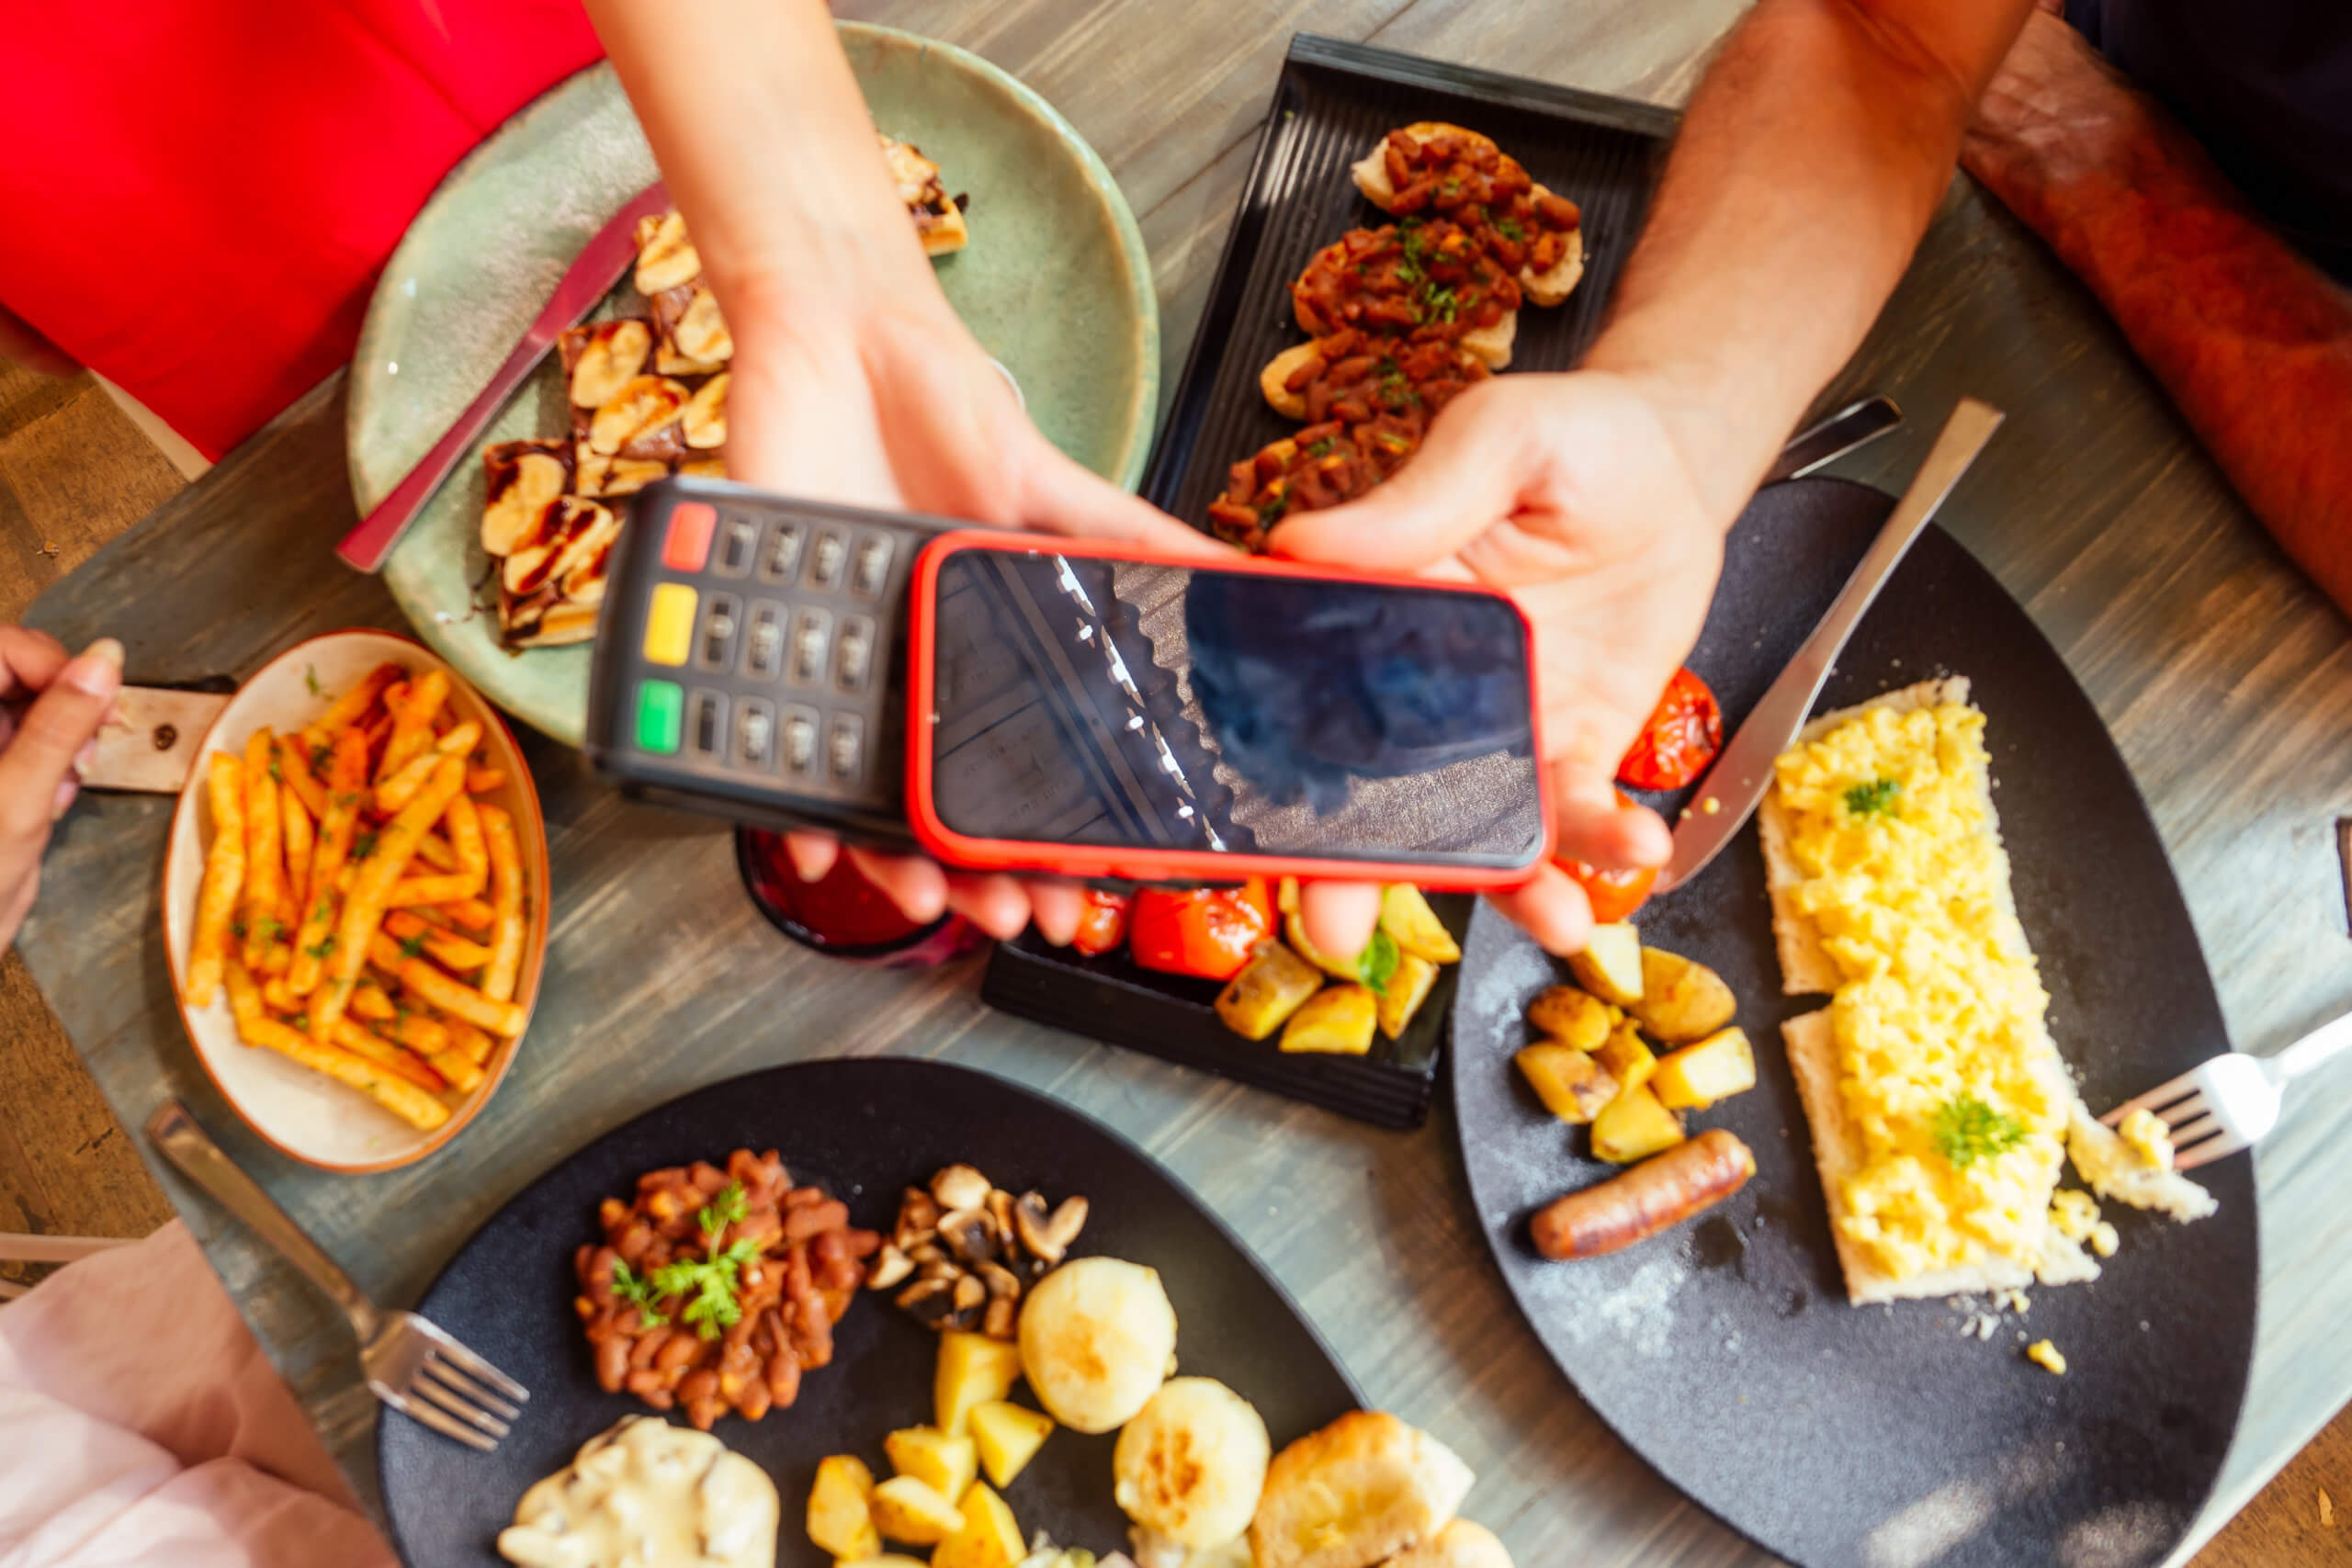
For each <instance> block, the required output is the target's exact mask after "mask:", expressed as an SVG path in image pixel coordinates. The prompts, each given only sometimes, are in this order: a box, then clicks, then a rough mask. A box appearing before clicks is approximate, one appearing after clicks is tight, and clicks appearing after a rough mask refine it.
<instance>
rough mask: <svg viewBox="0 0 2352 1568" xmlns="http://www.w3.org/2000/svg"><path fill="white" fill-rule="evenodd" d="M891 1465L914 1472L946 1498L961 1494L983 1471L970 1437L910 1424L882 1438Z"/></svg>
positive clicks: (883, 1447)
mask: <svg viewBox="0 0 2352 1568" xmlns="http://www.w3.org/2000/svg"><path fill="white" fill-rule="evenodd" d="M882 1451H883V1452H884V1453H886V1454H888V1455H889V1456H890V1468H891V1469H893V1470H895V1471H897V1472H899V1474H900V1475H911V1476H913V1477H914V1478H915V1479H916V1480H917V1481H920V1482H922V1483H923V1484H924V1485H926V1486H928V1487H930V1488H931V1489H932V1490H933V1492H936V1493H938V1494H939V1495H941V1496H943V1497H961V1496H962V1495H964V1489H965V1488H966V1487H967V1486H969V1485H971V1483H973V1481H974V1480H975V1479H977V1478H978V1475H979V1473H980V1457H979V1450H978V1449H977V1448H975V1447H974V1446H973V1443H972V1439H971V1438H960V1437H959V1438H951V1437H949V1436H948V1435H947V1434H946V1433H944V1432H943V1431H941V1430H940V1429H939V1428H938V1427H905V1428H903V1429H901V1430H899V1431H896V1432H893V1433H891V1434H890V1435H889V1436H888V1437H887V1438H883V1439H882Z"/></svg>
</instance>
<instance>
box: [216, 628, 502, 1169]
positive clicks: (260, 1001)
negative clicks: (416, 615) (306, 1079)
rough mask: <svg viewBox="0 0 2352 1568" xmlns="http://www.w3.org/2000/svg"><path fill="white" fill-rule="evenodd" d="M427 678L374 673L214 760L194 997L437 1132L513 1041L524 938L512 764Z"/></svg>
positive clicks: (438, 675)
mask: <svg viewBox="0 0 2352 1568" xmlns="http://www.w3.org/2000/svg"><path fill="white" fill-rule="evenodd" d="M449 694H450V681H449V677H448V675H447V673H446V672H444V671H439V670H431V671H424V672H423V673H420V674H418V675H416V676H415V677H414V678H413V679H411V678H409V677H408V676H407V674H406V673H405V672H404V671H402V670H401V667H400V666H399V665H397V664H384V665H381V666H379V667H378V668H377V669H375V670H374V671H370V672H369V673H368V676H367V677H366V678H365V679H364V680H362V681H361V682H359V683H358V684H357V685H355V686H354V687H352V688H351V689H350V690H349V691H347V692H345V693H344V694H342V695H341V696H339V697H337V698H335V700H334V703H333V705H331V706H330V707H329V708H328V709H327V711H326V712H325V713H324V714H323V715H322V716H320V717H319V718H318V719H317V720H315V721H313V722H312V723H311V724H309V725H306V726H304V727H303V728H301V729H300V730H299V731H297V732H294V733H291V734H288V735H285V736H277V735H274V734H272V733H271V731H270V730H268V729H266V728H264V729H261V730H259V731H257V732H256V733H255V734H254V735H253V736H252V737H250V738H249V739H247V741H246V743H245V745H244V747H243V750H240V751H236V752H225V751H224V752H217V753H215V754H213V755H212V756H211V757H210V759H209V763H208V767H209V773H208V774H207V777H206V797H207V801H208V803H209V806H210V807H211V810H210V827H211V829H212V840H211V842H210V844H209V847H208V849H207V851H206V856H205V867H204V875H203V880H202V883H201V886H200V889H199V892H198V899H197V916H196V921H195V928H194V934H193V940H192V942H191V949H190V955H189V964H188V974H187V1000H188V1003H189V1005H190V1006H192V1007H197V1008H202V1007H207V1006H209V1005H210V1003H211V1002H212V1000H213V998H214V997H215V996H217V995H218V994H220V991H221V990H222V989H223V988H224V987H225V988H226V990H227V992H228V997H229V1004H230V1010H231V1012H232V1015H233V1016H234V1018H235V1020H236V1026H237V1035H238V1038H239V1039H241V1040H243V1042H244V1043H246V1044H248V1045H254V1046H259V1047H262V1048H265V1049H268V1050H272V1051H276V1052H277V1053H278V1054H279V1055H284V1056H286V1057H288V1059H290V1060H292V1061H295V1062H297V1063H300V1065H301V1066H304V1067H307V1068H309V1069H310V1070H311V1071H313V1072H316V1073H320V1074H322V1075H323V1076H325V1077H332V1078H334V1079H335V1080H336V1081H337V1082H339V1083H342V1084H345V1085H347V1086H349V1087H350V1088H352V1089H357V1090H358V1091H359V1092H361V1093H363V1094H365V1095H367V1096H368V1098H369V1099H370V1100H374V1101H375V1102H376V1103H377V1104H378V1105H380V1106H382V1107H383V1108H384V1109H385V1110H387V1111H390V1112H391V1113H392V1114H394V1115H395V1116H398V1117H400V1118H401V1120H403V1121H405V1122H409V1123H411V1124H412V1125H413V1126H415V1127H418V1128H420V1129H424V1130H428V1131H429V1130H431V1129H433V1128H435V1127H439V1126H443V1125H445V1124H447V1122H448V1120H449V1118H450V1115H451V1113H452V1107H453V1106H454V1105H455V1104H456V1102H457V1100H458V1097H461V1096H463V1095H466V1094H469V1093H470V1092H472V1091H473V1090H474V1089H478V1088H480V1087H481V1084H482V1083H483V1082H484V1081H485V1079H486V1078H487V1077H489V1074H490V1070H491V1068H492V1066H493V1064H494V1059H495V1055H496V1053H497V1051H498V1050H499V1049H500V1048H501V1046H502V1045H503V1044H504V1043H508V1042H511V1041H512V1040H514V1039H515V1037H516V1036H518V1035H520V1034H521V1033H522V1031H523V1025H524V1023H525V1021H526V1013H525V1010H524V1009H523V1008H522V1007H521V1006H519V1005H518V1004H517V1003H516V1002H515V991H516V989H517V985H518V981H519V977H520V972H521V967H522V959H523V944H524V942H525V940H526V932H527V928H526V919H525V913H526V907H527V906H526V899H527V897H528V895H527V890H526V888H525V886H524V882H523V869H522V857H521V852H520V847H519V845H518V844H517V842H516V840H515V824H514V820H513V818H511V817H510V816H509V815H508V814H507V813H506V812H504V811H503V810H501V809H499V808H498V807H495V806H492V805H490V804H489V803H487V802H484V801H478V800H476V799H475V798H474V796H475V795H478V794H481V793H485V792H488V791H492V790H496V789H500V788H502V787H503V786H504V784H505V783H506V778H507V775H506V772H505V770H503V769H502V768H498V767H493V766H488V765H486V761H487V760H486V758H485V757H484V756H483V755H482V754H481V753H480V752H479V751H478V750H477V748H479V747H480V746H481V740H482V730H483V728H484V727H483V724H482V723H481V721H480V720H478V719H470V718H467V717H466V716H464V714H463V713H462V712H461V711H456V710H453V709H452V708H451V706H450V705H449Z"/></svg>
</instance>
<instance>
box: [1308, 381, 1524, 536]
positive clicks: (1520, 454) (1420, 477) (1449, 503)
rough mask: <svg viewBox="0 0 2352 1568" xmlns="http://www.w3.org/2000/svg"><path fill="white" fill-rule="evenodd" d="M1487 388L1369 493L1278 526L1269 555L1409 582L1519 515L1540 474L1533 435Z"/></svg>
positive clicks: (1450, 411)
mask: <svg viewBox="0 0 2352 1568" xmlns="http://www.w3.org/2000/svg"><path fill="white" fill-rule="evenodd" d="M1487 385H1492V383H1487ZM1482 389H1483V388H1481V389H1473V390H1472V391H1470V392H1468V393H1465V394H1464V395H1463V396H1462V397H1461V398H1459V399H1457V400H1455V401H1454V402H1453V404H1452V405H1450V406H1449V407H1448V408H1447V409H1446V411H1445V412H1444V413H1443V414H1442V416H1441V417H1440V418H1439V419H1438V420H1437V422H1436V423H1433V424H1432V425H1430V434H1429V439H1428V440H1427V441H1426V442H1424V443H1423V444H1422V446H1421V449H1420V450H1419V452H1417V453H1415V454H1414V455H1413V460H1412V461H1411V462H1410V463H1408V464H1407V465H1406V466H1405V467H1404V468H1401V469H1399V470H1397V474H1396V475H1395V476H1394V477H1393V478H1391V479H1387V480H1386V481H1385V482H1384V483H1383V484H1381V485H1380V486H1379V487H1378V488H1377V489H1375V490H1374V491H1372V492H1371V493H1370V494H1368V495H1365V496H1363V497H1361V498H1360V499H1358V500H1355V501H1351V502H1347V503H1346V504H1345V505H1343V506H1335V507H1333V508H1331V509H1330V510H1329V511H1328V512H1308V513H1301V514H1300V515H1298V516H1296V517H1293V518H1290V519H1288V520H1286V521H1284V522H1283V523H1282V524H1280V525H1277V526H1276V527H1275V529H1274V531H1273V533H1272V536H1271V537H1270V538H1269V539H1268V541H1267V548H1268V550H1269V552H1270V553H1272V554H1274V555H1278V556H1289V557H1291V558H1294V559H1296V560H1309V561H1330V562H1344V563H1346V564H1347V565H1350V566H1354V567H1360V568H1363V569H1365V570H1372V571H1386V572H1395V573H1397V574H1400V575H1403V574H1409V573H1412V572H1417V571H1420V570H1424V569H1426V568H1428V567H1430V566H1431V565H1433V564H1435V563H1436V562H1438V561H1442V560H1443V559H1445V558H1447V557H1448V556H1451V555H1453V553H1454V552H1455V551H1457V550H1459V549H1461V548H1462V547H1464V545H1467V544H1468V543H1469V542H1470V541H1471V540H1473V539H1475V538H1476V537H1477V536H1479V535H1481V534H1483V533H1485V532H1486V531H1487V529H1488V528H1490V527H1492V526H1494V525H1495V524H1497V523H1498V522H1500V521H1502V520H1503V519H1504V518H1506V517H1509V516H1510V514H1511V513H1514V512H1516V511H1517V510H1518V509H1519V498H1520V495H1521V491H1522V489H1523V488H1524V485H1525V482H1526V479H1527V476H1528V475H1529V473H1530V472H1531V471H1532V463H1531V457H1532V455H1533V454H1532V446H1534V444H1535V437H1534V434H1533V432H1532V431H1531V430H1528V429H1527V428H1525V427H1524V425H1523V424H1522V422H1521V420H1520V419H1519V418H1518V417H1517V416H1516V414H1515V412H1514V410H1513V405H1511V404H1510V403H1508V402H1504V403H1499V404H1498V401H1497V400H1496V399H1494V398H1492V397H1481V396H1479V395H1478V393H1479V391H1480V390H1482Z"/></svg>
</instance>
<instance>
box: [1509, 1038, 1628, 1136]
mask: <svg viewBox="0 0 2352 1568" xmlns="http://www.w3.org/2000/svg"><path fill="white" fill-rule="evenodd" d="M1511 1060H1512V1061H1514V1062H1517V1063H1518V1064H1519V1071H1520V1076H1521V1077H1524V1078H1525V1079H1526V1080H1527V1087H1528V1088H1530V1089H1533V1090H1534V1091H1535V1098H1536V1099H1538V1100H1542V1101H1543V1102H1544V1110H1546V1111H1550V1112H1551V1113H1552V1114H1553V1115H1555V1116H1556V1117H1558V1118H1559V1119H1560V1120H1561V1121H1563V1122H1575V1123H1582V1122H1589V1121H1591V1120H1592V1119H1593V1118H1594V1117H1596V1116H1598V1115H1600V1108H1601V1107H1602V1106H1604V1105H1607V1104H1608V1103H1609V1102H1610V1101H1611V1100H1614V1099H1616V1098H1617V1090H1618V1089H1619V1087H1620V1086H1619V1084H1618V1082H1617V1080H1616V1079H1615V1078H1614V1077H1611V1076H1610V1072H1609V1069H1608V1068H1606V1067H1604V1066H1601V1065H1600V1063H1598V1062H1596V1061H1594V1060H1593V1059H1592V1056H1591V1054H1590V1053H1589V1052H1585V1051H1579V1050H1577V1048H1576V1047H1575V1046H1573V1045H1563V1044H1561V1043H1559V1042H1557V1041H1555V1040H1546V1041H1543V1042H1541V1043H1537V1044H1533V1045H1530V1046H1527V1047H1526V1048H1524V1049H1523V1050H1521V1051H1520V1052H1519V1054H1518V1055H1514V1056H1513V1057H1512V1058H1511Z"/></svg>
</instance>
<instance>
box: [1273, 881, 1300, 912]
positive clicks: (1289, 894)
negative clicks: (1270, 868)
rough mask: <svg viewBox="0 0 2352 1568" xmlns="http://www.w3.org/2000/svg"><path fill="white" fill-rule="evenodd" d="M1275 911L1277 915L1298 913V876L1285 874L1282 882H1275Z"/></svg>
mask: <svg viewBox="0 0 2352 1568" xmlns="http://www.w3.org/2000/svg"><path fill="white" fill-rule="evenodd" d="M1274 913H1276V914H1277V915H1295V914H1297V913H1298V878H1297V877H1295V876H1285V877H1283V879H1282V880H1281V881H1280V882H1277V883H1275V884H1274Z"/></svg>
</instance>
